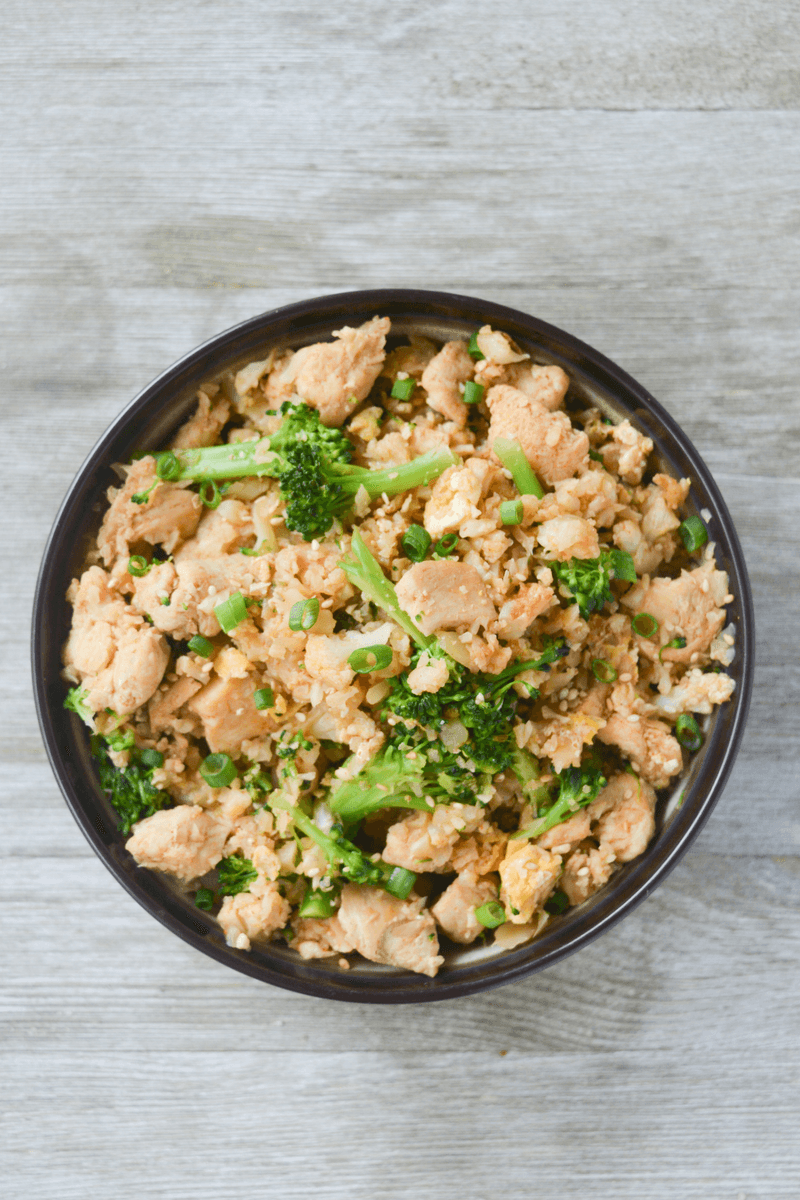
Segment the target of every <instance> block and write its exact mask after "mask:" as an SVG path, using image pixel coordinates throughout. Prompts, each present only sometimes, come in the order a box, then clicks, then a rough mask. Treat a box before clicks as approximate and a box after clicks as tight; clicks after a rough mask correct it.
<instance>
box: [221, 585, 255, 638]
mask: <svg viewBox="0 0 800 1200" xmlns="http://www.w3.org/2000/svg"><path fill="white" fill-rule="evenodd" d="M214 616H215V617H216V618H217V620H218V621H219V625H220V629H222V631H223V632H224V633H232V632H233V630H234V629H235V628H236V626H237V625H241V623H242V621H246V620H247V605H246V604H245V601H244V596H243V595H242V593H241V592H233V593H232V594H231V595H230V596H229V597H228V599H227V600H223V601H222V603H221V604H218V605H217V606H216V608H215V609H214Z"/></svg>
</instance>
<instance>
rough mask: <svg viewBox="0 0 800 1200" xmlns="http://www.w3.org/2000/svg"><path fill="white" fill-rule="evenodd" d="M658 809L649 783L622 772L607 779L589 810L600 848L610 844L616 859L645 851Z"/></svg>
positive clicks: (636, 856)
mask: <svg viewBox="0 0 800 1200" xmlns="http://www.w3.org/2000/svg"><path fill="white" fill-rule="evenodd" d="M655 809H656V794H655V792H654V791H653V789H652V788H651V787H650V785H649V784H648V783H646V782H644V781H643V780H641V779H636V778H635V777H634V776H633V775H629V774H627V773H622V774H619V775H614V776H613V777H612V778H611V779H610V780H609V781H608V783H607V784H606V786H605V787H604V788H603V790H602V791H601V792H600V794H599V796H598V797H597V799H596V800H593V801H592V803H591V804H590V805H589V807H588V809H587V810H586V811H587V813H588V815H589V820H590V821H591V823H592V836H593V837H595V838H597V840H598V841H599V842H600V846H601V849H602V848H603V847H607V848H608V849H609V850H610V851H611V852H612V853H613V854H614V855H615V856H616V859H617V862H630V860H631V859H632V858H638V857H639V855H640V854H642V853H644V851H645V850H646V849H647V846H648V844H649V843H650V840H651V838H652V836H653V834H654V833H655V831H656V822H655ZM603 882H605V880H604V881H603Z"/></svg>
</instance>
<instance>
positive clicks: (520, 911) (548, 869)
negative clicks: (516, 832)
mask: <svg viewBox="0 0 800 1200" xmlns="http://www.w3.org/2000/svg"><path fill="white" fill-rule="evenodd" d="M560 871H561V856H560V855H558V854H551V853H550V851H549V850H543V849H542V847H541V846H535V845H534V844H533V843H532V842H526V841H524V840H522V839H520V840H518V841H514V842H509V843H508V847H507V848H506V853H505V858H504V859H503V861H502V862H501V863H500V881H501V888H500V899H501V901H502V902H503V904H504V905H505V909H506V916H507V918H508V920H509V921H511V922H513V924H515V925H527V923H528V922H529V921H530V919H531V917H532V916H533V914H534V912H535V911H536V909H537V908H541V907H542V905H543V904H544V902H545V900H546V899H547V897H548V896H549V895H550V893H551V892H552V890H553V888H554V887H555V886H556V882H557V881H558V876H559V873H560Z"/></svg>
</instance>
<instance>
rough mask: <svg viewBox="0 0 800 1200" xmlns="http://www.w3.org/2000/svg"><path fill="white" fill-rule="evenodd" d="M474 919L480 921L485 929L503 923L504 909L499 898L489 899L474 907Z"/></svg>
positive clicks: (493, 927) (494, 927)
mask: <svg viewBox="0 0 800 1200" xmlns="http://www.w3.org/2000/svg"><path fill="white" fill-rule="evenodd" d="M475 919H476V920H478V921H480V923H481V925H483V926H484V928H485V929H497V926H498V925H503V924H505V919H506V910H505V909H504V908H503V906H502V904H501V903H500V901H499V900H490V901H489V903H488V904H482V905H481V906H480V908H476V909H475Z"/></svg>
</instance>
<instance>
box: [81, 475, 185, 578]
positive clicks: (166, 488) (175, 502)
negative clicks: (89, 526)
mask: <svg viewBox="0 0 800 1200" xmlns="http://www.w3.org/2000/svg"><path fill="white" fill-rule="evenodd" d="M155 480H156V472H155V459H154V458H153V457H152V456H151V455H149V454H148V455H147V456H146V457H145V458H140V459H137V461H136V462H134V463H133V464H132V466H131V467H130V468H129V469H128V475H127V478H126V480H125V484H124V486H123V487H121V488H119V490H118V491H116V492H114V491H113V489H111V491H109V497H111V507H110V508H109V509H108V511H107V512H106V514H105V516H104V517H103V524H102V525H101V526H100V532H99V533H98V535H97V547H98V549H99V551H100V554H101V556H102V559H103V562H104V563H105V564H106V566H109V567H110V566H112V565H113V563H114V562H115V561H116V560H117V559H118V558H127V556H128V554H129V547H130V546H132V545H134V544H135V543H136V542H149V543H150V545H151V546H155V545H161V546H163V547H164V549H165V550H166V551H167V553H168V554H171V553H172V551H173V550H174V549H175V547H176V546H177V545H178V544H179V543H180V542H181V541H184V540H185V539H186V538H189V537H191V536H192V534H193V533H194V531H195V529H196V528H197V523H198V521H199V520H200V516H201V513H202V511H203V505H202V503H201V502H200V497H199V496H198V495H197V493H196V492H191V491H188V490H187V488H186V487H182V486H181V485H180V484H176V483H156V486H155V487H154V488H153V490H152V491H151V492H150V494H149V496H148V498H147V499H146V500H144V501H143V502H142V503H141V504H134V502H133V500H132V497H133V496H135V495H137V494H144V493H145V492H147V491H148V489H149V488H150V487H151V485H152V484H153V483H155Z"/></svg>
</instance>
